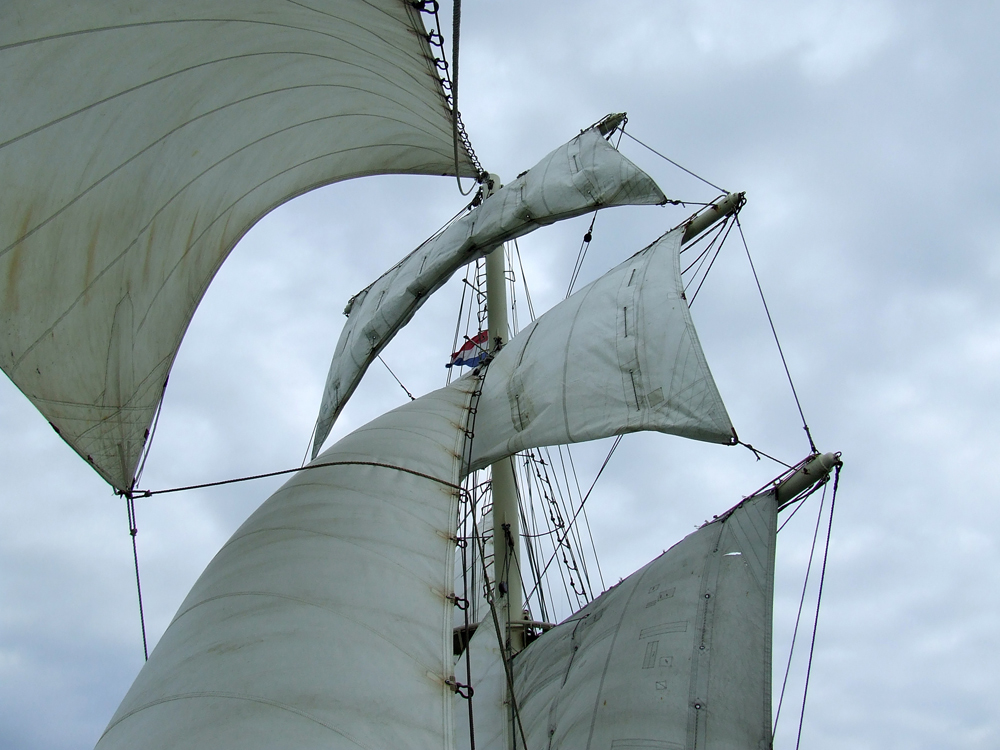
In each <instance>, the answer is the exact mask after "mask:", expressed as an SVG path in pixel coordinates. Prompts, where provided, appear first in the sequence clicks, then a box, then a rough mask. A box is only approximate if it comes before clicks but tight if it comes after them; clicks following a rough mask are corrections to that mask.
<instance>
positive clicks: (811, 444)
mask: <svg viewBox="0 0 1000 750" xmlns="http://www.w3.org/2000/svg"><path fill="white" fill-rule="evenodd" d="M735 217H736V227H737V228H738V229H739V230H740V239H741V240H743V249H744V250H746V253H747V260H748V261H749V262H750V270H751V271H753V280H754V281H755V282H756V284H757V291H758V292H759V293H760V301H761V303H763V305H764V312H765V313H766V314H767V322H768V324H769V325H770V326H771V334H772V335H773V336H774V343H775V345H776V346H777V347H778V354H779V355H780V356H781V364H782V366H783V367H784V368H785V375H786V376H787V378H788V385H789V386H790V387H791V389H792V396H794V397H795V406H796V407H797V408H798V410H799V416H800V417H801V418H802V429H803V430H805V431H806V437H807V438H809V447H810V448H811V449H812V452H813V453H818V452H819V451H817V450H816V443H815V442H813V436H812V433H811V432H810V431H809V425H808V424H807V423H806V415H805V413H804V412H803V411H802V402H801V401H799V394H798V392H797V391H796V390H795V383H794V382H792V373H791V371H790V370H789V369H788V362H787V361H786V360H785V352H784V351H783V350H782V348H781V342H780V341H779V340H778V331H777V330H776V329H775V327H774V321H773V320H772V319H771V311H770V310H769V309H768V307H767V300H766V299H764V290H763V289H762V288H761V285H760V279H759V278H757V269H756V268H755V267H754V264H753V258H751V257H750V247H749V246H748V245H747V238H746V236H745V235H744V234H743V225H742V224H740V215H739V214H738V213H737V214H735Z"/></svg>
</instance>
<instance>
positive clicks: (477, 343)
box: [445, 331, 490, 367]
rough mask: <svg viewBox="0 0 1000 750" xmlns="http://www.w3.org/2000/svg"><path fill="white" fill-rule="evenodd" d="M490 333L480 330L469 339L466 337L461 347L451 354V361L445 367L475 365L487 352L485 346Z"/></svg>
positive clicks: (484, 357)
mask: <svg viewBox="0 0 1000 750" xmlns="http://www.w3.org/2000/svg"><path fill="white" fill-rule="evenodd" d="M489 339H490V335H489V333H488V332H487V331H480V332H479V333H477V334H476V335H475V336H473V337H472V338H471V339H470V338H467V339H466V340H465V343H464V344H463V345H462V348H461V349H459V350H458V351H457V352H455V353H454V354H452V355H451V362H449V363H448V364H446V365H445V367H463V366H464V367H475V366H476V365H478V364H479V363H480V362H482V361H483V360H484V359H486V355H487V354H488V352H487V351H486V346H487V344H488V342H489Z"/></svg>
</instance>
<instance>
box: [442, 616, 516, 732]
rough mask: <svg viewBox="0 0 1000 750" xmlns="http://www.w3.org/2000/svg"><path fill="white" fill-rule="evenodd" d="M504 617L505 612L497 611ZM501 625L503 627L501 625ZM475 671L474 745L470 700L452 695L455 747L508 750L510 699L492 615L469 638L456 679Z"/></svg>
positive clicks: (473, 685) (463, 679) (472, 683)
mask: <svg viewBox="0 0 1000 750" xmlns="http://www.w3.org/2000/svg"><path fill="white" fill-rule="evenodd" d="M497 614H498V615H499V617H500V618H502V617H503V611H502V609H501V611H499V612H498V613H497ZM501 627H504V625H503V624H501ZM470 669H471V672H472V681H471V683H470V684H471V685H472V688H473V691H474V696H473V700H472V710H473V721H472V728H473V729H474V731H475V740H476V741H475V745H473V743H472V741H471V737H472V732H470V726H469V702H468V700H467V699H466V698H463V697H462V696H460V695H457V694H456V695H455V697H454V698H453V711H452V713H453V715H454V717H455V747H456V748H457V750H466V749H467V748H468V750H472V748H473V746H474V747H475V748H476V749H477V750H509V748H510V747H511V744H510V729H511V727H510V702H509V701H508V700H507V675H506V671H505V669H504V663H503V655H502V652H501V650H500V639H499V638H497V629H496V627H495V626H494V624H493V617H492V615H491V614H490V613H489V612H487V613H486V617H485V618H484V619H483V620H482V622H480V623H479V627H477V628H476V632H475V633H473V635H472V638H470V639H469V646H468V648H467V649H466V650H465V652H464V653H463V654H462V656H461V657H460V658H459V660H458V662H457V663H456V664H455V678H456V679H457V680H458V681H459V682H463V683H464V682H466V681H467V680H468V679H469V677H468V674H469V671H470Z"/></svg>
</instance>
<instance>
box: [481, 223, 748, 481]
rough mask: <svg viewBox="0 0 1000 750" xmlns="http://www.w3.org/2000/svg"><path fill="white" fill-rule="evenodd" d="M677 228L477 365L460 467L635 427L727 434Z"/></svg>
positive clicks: (722, 439)
mask: <svg viewBox="0 0 1000 750" xmlns="http://www.w3.org/2000/svg"><path fill="white" fill-rule="evenodd" d="M683 231H684V230H683V227H681V228H679V229H675V230H673V231H671V232H668V233H667V234H665V235H664V236H663V237H661V238H660V239H659V240H657V241H656V242H654V243H653V244H652V245H650V246H649V247H647V248H646V249H645V250H642V251H641V252H639V253H637V254H636V255H634V256H632V257H631V258H629V259H628V260H627V261H625V262H624V263H622V264H621V265H619V266H618V267H617V268H614V269H612V270H611V271H609V272H608V273H607V274H605V275H604V276H602V277H601V278H600V279H598V280H597V281H595V282H593V283H592V284H590V285H589V286H587V287H584V288H583V289H581V290H579V291H578V292H576V293H575V294H573V295H572V296H571V297H569V298H568V299H566V300H564V301H563V302H561V303H559V304H558V305H556V306H555V307H554V308H552V309H551V310H549V311H548V312H547V313H545V314H544V315H542V316H541V317H540V318H538V320H536V321H534V322H533V323H532V324H531V325H529V326H528V327H526V328H525V329H524V330H523V331H521V332H520V333H519V334H518V335H517V336H515V337H514V338H513V339H511V341H510V342H509V343H508V344H507V346H505V347H504V348H503V350H501V351H500V353H499V354H498V355H497V356H496V357H495V358H494V359H493V361H492V362H491V363H490V365H489V370H488V371H487V375H486V382H485V384H484V386H483V389H482V396H481V398H480V399H479V403H478V407H477V412H478V413H477V416H476V423H475V439H474V440H473V443H472V462H471V464H472V468H474V469H477V468H482V467H484V466H488V465H489V464H491V463H493V462H494V461H496V460H498V459H500V458H502V457H504V456H509V455H512V454H514V453H516V452H518V451H520V450H525V449H527V448H535V447H539V446H543V445H557V444H566V443H575V442H580V441H584V440H594V439H597V438H601V437H607V436H609V435H618V434H622V433H625V432H635V431H637V430H657V431H660V432H668V433H671V434H675V435H681V436H683V437H688V438H693V439H696V440H706V441H709V442H716V443H732V442H733V440H734V432H733V427H732V423H731V422H730V421H729V415H728V414H727V413H726V408H725V406H724V405H723V403H722V398H721V397H720V396H719V391H718V389H717V388H716V385H715V381H714V380H713V378H712V373H711V372H710V371H709V369H708V364H707V363H706V361H705V356H704V354H703V352H702V350H701V345H700V343H699V342H698V335H697V333H695V329H694V324H693V322H692V320H691V312H690V310H689V309H688V305H687V301H686V300H685V298H684V287H683V282H682V280H681V275H680V260H679V254H680V245H681V237H682V236H683Z"/></svg>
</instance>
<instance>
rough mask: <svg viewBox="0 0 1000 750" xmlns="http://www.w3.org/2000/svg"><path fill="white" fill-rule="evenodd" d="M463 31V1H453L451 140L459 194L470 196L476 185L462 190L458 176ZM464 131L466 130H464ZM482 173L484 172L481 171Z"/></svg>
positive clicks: (460, 179)
mask: <svg viewBox="0 0 1000 750" xmlns="http://www.w3.org/2000/svg"><path fill="white" fill-rule="evenodd" d="M461 29H462V0H453V3H452V8H451V35H452V37H453V42H452V45H451V69H452V79H451V95H452V98H453V101H452V105H451V112H452V117H451V136H452V137H451V140H452V145H454V147H455V182H457V183H458V192H460V193H461V194H462V195H468V194H469V193H471V192H472V191H473V190H475V189H476V186H475V184H473V185H472V186H470V187H469V189H468V190H463V189H462V178H461V177H459V176H458V174H459V171H460V170H459V168H458V136H459V132H458V131H459V127H458V125H459V118H460V117H461V115H459V113H458V39H459V33H460V32H461ZM462 129H463V130H464V128H462ZM480 171H482V170H480Z"/></svg>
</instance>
